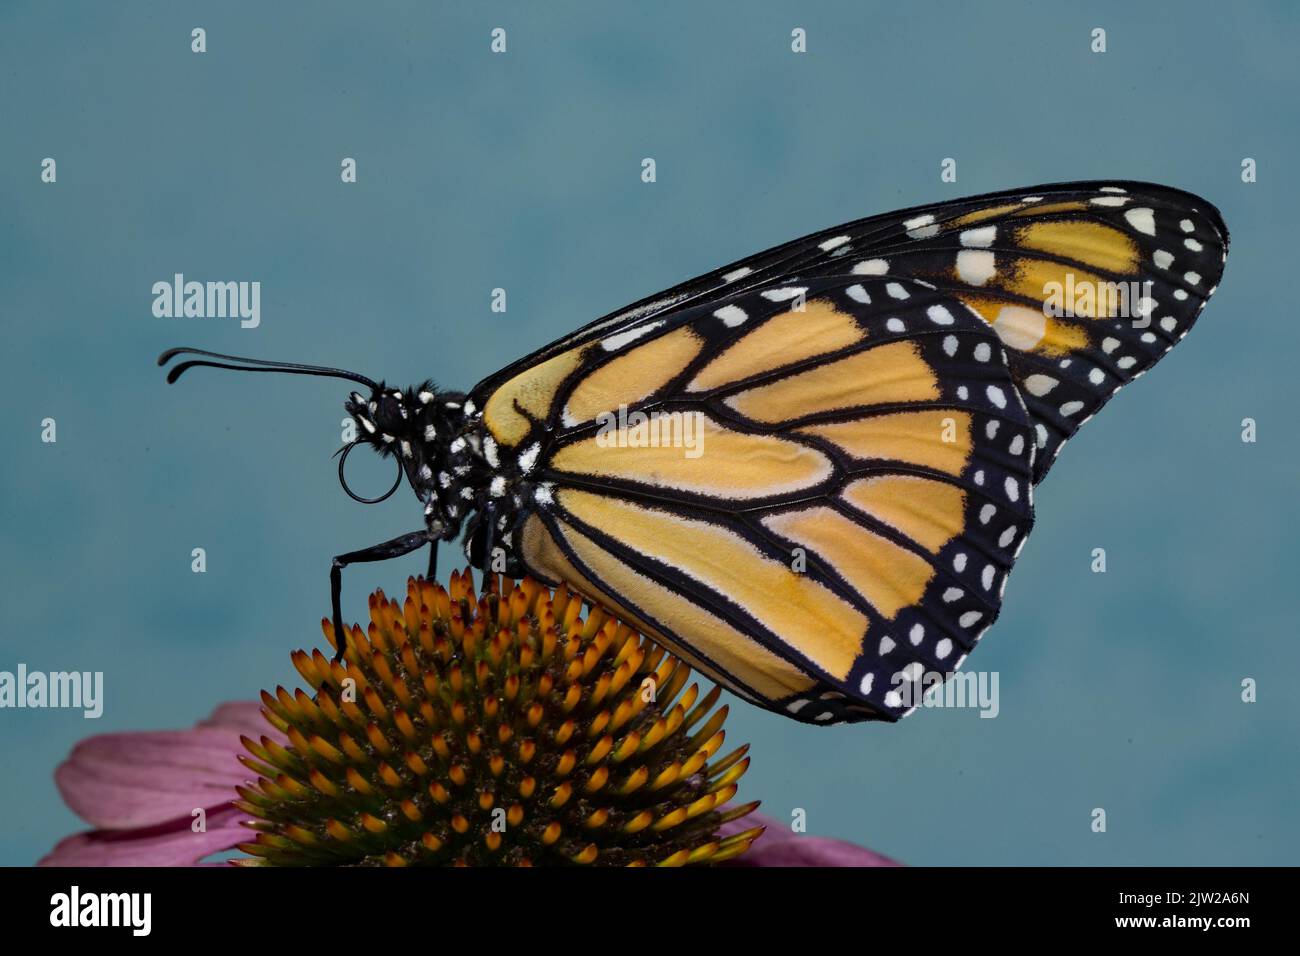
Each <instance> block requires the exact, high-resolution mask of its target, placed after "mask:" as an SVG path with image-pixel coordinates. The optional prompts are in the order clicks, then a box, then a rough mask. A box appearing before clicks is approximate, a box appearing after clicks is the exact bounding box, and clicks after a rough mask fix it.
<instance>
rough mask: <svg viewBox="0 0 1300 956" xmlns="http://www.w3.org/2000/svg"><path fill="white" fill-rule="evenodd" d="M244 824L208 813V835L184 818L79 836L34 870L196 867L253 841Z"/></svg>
mask: <svg viewBox="0 0 1300 956" xmlns="http://www.w3.org/2000/svg"><path fill="white" fill-rule="evenodd" d="M247 819H248V814H246V813H243V812H242V811H240V810H238V809H236V808H234V807H230V808H228V809H224V810H218V811H216V812H213V813H209V814H208V819H207V832H206V833H194V832H193V831H192V830H191V829H190V826H191V822H192V821H191V820H190V819H189V818H188V817H187V818H186V819H183V820H172V821H171V822H169V823H166V824H163V825H161V826H155V827H149V828H146V829H138V830H117V831H104V830H97V831H94V832H90V833H78V834H75V835H74V836H70V837H66V838H65V839H63V840H60V841H59V845H58V846H56V847H55V848H54V849H53V850H51V851H50V853H49V854H48V855H47V856H45V857H44V858H42V859H41V860H40V861H39V862H38V863H37V865H38V866H198V865H199V861H200V860H202V859H203V858H204V857H207V856H210V855H211V854H213V853H220V852H222V851H225V850H230V849H233V848H234V846H235V845H236V844H238V843H244V842H247V841H249V840H250V839H252V837H253V834H252V833H251V832H250V831H249V830H248V829H247V828H246V827H242V826H240V825H239V821H241V820H247ZM220 865H222V866H226V865H228V864H224V863H223V864H220Z"/></svg>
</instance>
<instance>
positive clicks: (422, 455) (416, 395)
mask: <svg viewBox="0 0 1300 956" xmlns="http://www.w3.org/2000/svg"><path fill="white" fill-rule="evenodd" d="M343 407H344V409H345V410H346V411H347V413H348V414H349V415H350V416H351V417H352V420H353V421H354V422H355V423H356V440H355V442H353V444H351V445H348V446H346V448H345V451H351V449H352V448H353V447H355V446H356V445H361V444H365V445H369V446H370V447H371V448H373V449H374V450H375V451H376V452H378V453H379V454H380V455H381V456H383V457H385V458H387V457H390V456H391V457H393V458H396V459H397V461H398V464H399V467H400V471H399V474H398V479H397V484H395V485H394V486H393V490H394V491H395V490H396V488H397V485H400V484H401V480H402V477H403V476H405V478H406V480H407V482H408V483H409V484H410V486H411V490H412V491H413V492H414V493H415V496H416V497H417V498H418V499H420V501H421V502H422V503H423V504H424V515H425V521H426V522H427V523H428V524H429V526H430V527H437V528H438V529H439V530H440V533H446V534H448V535H453V534H455V533H456V532H457V531H458V530H459V528H460V525H461V522H462V520H463V519H464V517H465V514H466V512H467V511H469V510H470V503H471V501H472V500H473V499H474V498H475V490H476V488H477V486H478V484H479V482H478V480H477V477H478V471H479V469H478V468H477V467H476V465H477V462H478V454H477V451H478V450H477V447H476V445H475V442H474V441H473V440H472V437H471V436H468V435H467V434H466V429H465V422H466V399H465V396H464V395H463V394H461V393H460V392H451V391H445V390H443V389H439V388H436V387H435V386H434V385H433V383H431V382H427V381H426V382H424V383H423V384H421V385H417V386H412V387H410V388H407V389H404V390H403V389H396V388H390V387H388V386H386V385H384V383H382V382H380V383H378V384H377V385H376V387H375V388H373V389H372V390H371V392H370V394H369V395H365V394H363V393H361V392H353V393H352V394H351V395H350V396H349V398H348V400H347V401H346V402H345V403H344V406H343ZM340 479H341V480H342V473H341V472H340ZM343 487H344V490H345V491H347V492H348V494H349V495H352V497H353V498H356V497H357V496H356V495H355V494H353V493H352V491H351V489H349V488H348V487H347V483H346V481H343ZM467 489H468V491H467ZM389 494H392V492H391V491H390V492H389ZM385 497H387V495H385ZM360 500H363V501H370V500H372V499H360ZM373 500H383V499H373Z"/></svg>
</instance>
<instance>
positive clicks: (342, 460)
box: [339, 440, 402, 505]
mask: <svg viewBox="0 0 1300 956" xmlns="http://www.w3.org/2000/svg"><path fill="white" fill-rule="evenodd" d="M361 444H364V442H362V441H360V440H358V441H354V442H353V443H352V444H351V445H348V446H347V447H346V448H344V449H343V454H342V455H341V456H340V457H339V484H340V485H341V486H342V487H343V490H344V491H345V492H347V495H348V497H349V498H351V499H352V500H353V501H359V502H361V503H362V504H363V505H377V504H379V503H380V502H381V501H387V500H388V499H389V498H391V497H393V495H394V494H396V493H397V489H398V488H400V487H401V485H402V463H401V462H400V461H399V462H398V463H397V480H396V481H394V482H393V487H391V488H389V489H388V491H386V492H385V493H384V494H382V495H380V496H379V497H378V498H363V497H361V496H360V495H358V494H357V493H356V492H355V491H353V490H352V489H351V488H349V487H348V479H347V477H346V476H345V475H344V474H343V469H344V466H346V465H347V461H348V455H350V454H352V449H354V448H356V447H357V446H358V445H361Z"/></svg>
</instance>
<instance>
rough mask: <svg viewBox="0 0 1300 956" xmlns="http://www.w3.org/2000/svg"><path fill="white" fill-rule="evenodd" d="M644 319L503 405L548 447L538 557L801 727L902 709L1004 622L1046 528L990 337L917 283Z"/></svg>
mask: <svg viewBox="0 0 1300 956" xmlns="http://www.w3.org/2000/svg"><path fill="white" fill-rule="evenodd" d="M635 328H636V329H638V330H643V331H640V332H639V334H636V335H632V336H628V335H626V333H616V335H620V336H622V337H620V338H617V339H615V340H613V341H611V340H610V337H606V338H604V339H598V340H594V341H591V342H588V343H587V344H585V345H579V346H574V347H571V348H570V349H568V350H564V351H560V352H557V353H555V355H554V356H553V357H552V359H550V360H547V361H544V362H542V363H539V365H538V366H536V367H535V369H534V370H533V372H532V374H531V375H529V374H525V375H524V376H523V377H522V378H520V377H519V376H518V375H516V376H515V377H514V378H513V379H512V380H511V381H513V382H514V384H513V385H510V386H508V387H504V388H501V389H498V390H497V391H496V392H494V393H492V394H491V395H488V396H485V397H484V399H483V400H484V402H485V403H486V407H485V413H484V418H485V423H486V424H488V426H489V429H490V430H491V431H492V433H493V435H494V436H496V437H498V438H500V439H503V440H505V441H507V442H510V441H514V443H515V447H516V448H519V449H522V453H524V454H529V455H531V454H534V453H533V452H531V450H530V448H531V445H530V444H529V443H530V442H532V441H534V440H535V436H536V435H540V434H543V433H545V434H546V435H548V436H549V437H548V439H547V440H546V441H545V442H544V447H542V446H541V445H539V448H538V451H537V452H536V453H535V454H536V456H537V459H536V462H535V464H534V465H533V466H532V471H531V474H532V478H533V480H534V481H535V482H536V483H537V485H536V487H537V491H536V493H535V495H534V499H533V500H532V501H531V502H527V503H526V504H525V508H526V510H527V511H529V512H530V514H529V516H528V517H527V518H526V519H525V521H524V522H523V525H522V528H521V531H520V535H519V541H518V542H517V548H518V553H519V556H520V558H521V559H522V562H523V564H524V566H525V567H527V568H528V570H530V571H531V572H532V573H533V574H535V575H537V576H539V577H542V578H543V579H548V580H552V581H555V580H566V581H569V582H570V583H571V584H573V585H574V586H575V587H577V588H578V589H579V590H580V591H582V592H584V593H586V594H587V596H588V597H590V598H592V599H593V600H596V601H599V602H601V603H604V604H606V605H608V606H611V607H612V608H615V609H617V610H619V611H621V612H622V613H624V614H626V615H627V616H628V617H629V618H630V619H632V620H633V621H636V622H638V623H640V624H641V625H642V626H643V627H645V628H646V629H647V630H649V631H650V632H652V633H654V634H656V635H658V636H659V637H660V638H661V639H662V640H664V642H665V643H667V644H668V645H669V646H670V647H672V648H673V649H674V650H676V651H678V652H679V653H681V654H682V656H683V657H685V658H686V659H687V660H688V661H689V662H690V663H692V664H694V665H695V666H697V667H700V668H701V669H703V670H704V671H705V672H706V673H709V674H710V675H711V676H714V677H715V678H717V679H719V680H720V681H721V682H722V683H724V684H726V685H727V686H729V687H731V688H732V689H733V690H736V691H737V692H738V693H741V694H742V695H743V696H746V697H747V698H749V699H751V700H755V701H757V702H760V703H762V704H764V705H766V706H770V707H776V708H779V709H782V710H783V711H785V712H787V713H790V714H793V715H795V716H797V717H798V718H799V719H802V720H808V721H817V722H828V721H840V720H862V719H870V718H879V717H883V718H885V719H895V718H896V717H897V716H898V715H899V714H901V713H905V712H906V711H907V710H908V709H909V708H910V705H912V704H914V703H915V698H911V697H908V696H907V694H906V690H907V687H908V686H914V687H919V686H920V683H919V682H920V679H921V678H922V676H923V675H928V674H931V673H935V672H940V673H942V672H949V671H951V670H952V669H953V668H954V667H955V666H956V665H958V664H959V663H960V659H961V658H962V657H963V656H964V655H965V654H966V653H967V652H968V651H969V650H970V648H971V647H972V646H973V644H974V642H975V641H976V640H977V639H978V637H979V635H980V634H981V633H982V632H983V631H984V629H985V628H986V627H987V626H988V625H989V624H991V623H992V621H993V619H994V618H995V617H996V615H997V611H998V607H999V604H1000V599H1001V589H1002V585H1003V583H1004V582H1005V578H1006V574H1007V572H1008V571H1009V569H1010V567H1011V563H1012V561H1013V560H1014V556H1015V554H1016V553H1017V551H1018V549H1019V546H1020V544H1021V543H1022V542H1023V540H1024V537H1025V535H1026V534H1027V533H1028V530H1029V527H1030V523H1031V521H1032V504H1031V491H1032V489H1031V487H1030V480H1029V479H1030V474H1031V468H1032V460H1033V454H1034V449H1033V442H1032V430H1031V427H1030V423H1029V420H1028V418H1027V416H1026V413H1025V410H1024V407H1023V405H1022V404H1021V403H1020V401H1019V398H1018V396H1017V393H1016V390H1015V387H1014V384H1013V383H1012V381H1011V379H1010V376H1009V374H1008V372H1007V369H1006V366H1005V363H1004V358H1003V349H1002V346H1001V343H1000V341H999V340H998V338H997V337H996V335H994V334H993V333H992V332H991V331H990V330H989V328H988V327H987V325H985V324H984V323H983V322H982V321H980V320H979V319H978V318H977V317H976V316H975V315H974V314H973V313H971V312H970V311H969V310H968V309H966V308H965V307H964V306H962V305H961V304H960V303H959V302H957V301H955V300H953V299H951V298H949V297H947V296H945V295H944V294H943V293H941V292H938V291H935V290H934V289H931V288H928V287H927V286H926V285H925V284H923V283H920V282H915V281H910V280H903V281H895V280H892V279H888V278H858V277H852V276H848V277H846V276H836V277H827V278H820V279H815V280H810V281H809V282H808V283H807V284H806V285H801V286H785V285H778V286H772V287H754V288H750V289H748V290H746V291H744V292H741V293H739V294H737V295H735V296H733V297H730V298H728V299H727V300H725V301H720V302H719V301H714V302H709V303H706V304H704V305H700V306H696V307H695V308H693V309H686V310H680V311H678V312H675V313H673V314H672V315H671V317H666V318H664V319H662V320H657V324H656V323H655V322H651V323H649V324H645V323H643V324H641V325H639V326H636V327H635ZM548 363H549V365H548ZM507 409H510V410H511V411H510V413H507V411H506V410H507ZM639 415H644V416H646V420H647V424H648V423H649V422H655V421H657V422H658V423H659V424H658V425H656V426H655V427H656V428H659V429H661V430H662V433H659V434H658V437H657V438H656V440H655V443H653V444H649V443H642V442H641V441H640V440H638V435H637V428H638V427H643V426H641V425H640V424H638V418H637V416H639ZM620 416H621V417H620ZM683 429H686V431H683ZM644 434H645V433H644V432H643V434H642V437H644ZM692 435H693V436H694V441H695V444H694V446H693V447H692V446H690V445H689V443H687V444H683V443H682V442H674V441H668V442H665V441H664V440H663V439H664V438H665V436H672V437H676V438H682V437H683V436H685V437H687V438H690V437H691V436H692Z"/></svg>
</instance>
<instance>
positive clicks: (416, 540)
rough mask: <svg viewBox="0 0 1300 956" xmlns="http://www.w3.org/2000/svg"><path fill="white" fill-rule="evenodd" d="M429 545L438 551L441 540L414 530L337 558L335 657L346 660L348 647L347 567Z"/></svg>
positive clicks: (334, 578)
mask: <svg viewBox="0 0 1300 956" xmlns="http://www.w3.org/2000/svg"><path fill="white" fill-rule="evenodd" d="M426 544H429V545H432V546H433V547H434V548H435V551H434V554H437V551H436V548H437V546H438V541H437V539H436V538H431V537H430V534H429V532H428V531H413V532H411V533H410V534H404V535H400V536H399V537H396V538H393V540H391V541H385V542H383V543H382V544H376V545H373V546H371V547H369V548H364V549H362V550H360V551H349V552H348V553H347V554H340V555H337V556H336V557H335V558H334V561H333V563H332V564H331V565H330V603H331V605H332V606H333V611H334V639H335V640H336V641H337V642H338V650H337V651H335V653H334V660H336V661H341V660H343V653H344V651H346V650H347V646H348V645H347V631H345V630H344V629H343V611H342V606H341V605H342V600H341V599H342V594H343V569H344V568H346V567H347V566H348V565H349V564H364V563H366V562H369V561H387V560H388V559H389V558H400V557H401V556H402V555H404V554H410V553H411V552H412V551H414V550H416V549H417V548H422V547H424V546H425V545H426Z"/></svg>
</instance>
